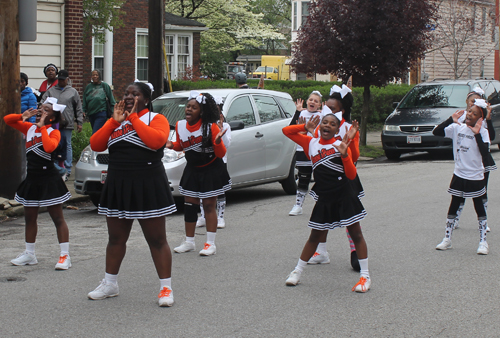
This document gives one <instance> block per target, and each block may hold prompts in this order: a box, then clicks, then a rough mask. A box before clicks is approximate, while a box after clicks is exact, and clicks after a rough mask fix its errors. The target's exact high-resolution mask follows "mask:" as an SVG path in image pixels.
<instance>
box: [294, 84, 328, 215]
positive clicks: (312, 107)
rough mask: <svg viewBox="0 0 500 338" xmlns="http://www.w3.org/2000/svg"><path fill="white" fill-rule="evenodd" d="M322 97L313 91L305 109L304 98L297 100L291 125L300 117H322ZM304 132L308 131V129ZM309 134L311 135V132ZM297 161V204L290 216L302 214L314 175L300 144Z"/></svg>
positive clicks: (306, 118)
mask: <svg viewBox="0 0 500 338" xmlns="http://www.w3.org/2000/svg"><path fill="white" fill-rule="evenodd" d="M322 97H323V96H322V95H321V93H320V92H319V91H317V90H315V91H313V92H312V93H311V94H310V95H309V98H308V99H307V102H306V109H305V110H303V108H302V106H303V104H304V101H303V100H302V99H298V100H297V102H296V106H297V111H296V112H295V115H294V116H293V118H292V121H291V122H290V125H295V124H297V121H298V119H299V118H300V117H302V118H304V119H305V121H306V122H307V121H308V120H309V119H310V118H311V117H313V116H320V117H322V116H323V114H322V112H321V111H319V109H320V108H321V99H322ZM303 132H304V133H306V131H303ZM308 135H309V136H311V134H308ZM295 161H296V162H295V166H296V167H297V170H298V171H299V183H298V185H297V195H296V198H295V205H294V206H293V208H292V210H290V212H289V213H288V214H289V215H290V216H297V215H302V205H303V204H304V199H305V198H306V195H307V191H308V190H309V183H310V182H311V176H312V165H311V161H310V160H309V159H308V158H307V155H306V154H305V153H304V149H302V146H300V145H297V150H296V151H295Z"/></svg>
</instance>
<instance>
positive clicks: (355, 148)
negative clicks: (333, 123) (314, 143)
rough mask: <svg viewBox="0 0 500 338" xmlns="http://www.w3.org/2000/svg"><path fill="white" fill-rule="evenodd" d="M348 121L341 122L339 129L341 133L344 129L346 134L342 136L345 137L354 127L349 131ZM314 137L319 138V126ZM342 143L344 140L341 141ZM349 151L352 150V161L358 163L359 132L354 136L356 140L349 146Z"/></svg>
mask: <svg viewBox="0 0 500 338" xmlns="http://www.w3.org/2000/svg"><path fill="white" fill-rule="evenodd" d="M345 122H346V121H345V120H344V119H342V121H341V122H340V127H339V133H340V131H341V128H344V129H345V130H343V131H345V133H341V135H342V136H343V135H345V134H346V133H347V131H349V130H350V129H351V128H352V125H351V126H350V128H349V129H347V125H346V124H344V123H345ZM314 137H319V125H318V126H317V127H316V129H315V130H314ZM340 141H342V139H340ZM349 149H350V150H351V154H352V161H353V162H354V163H356V162H357V161H358V160H359V131H357V132H356V135H355V136H354V139H352V141H351V143H350V144H349Z"/></svg>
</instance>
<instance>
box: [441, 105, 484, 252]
mask: <svg viewBox="0 0 500 338" xmlns="http://www.w3.org/2000/svg"><path fill="white" fill-rule="evenodd" d="M486 107H487V104H486V101H485V100H483V99H475V100H474V104H473V105H472V106H471V107H470V108H469V109H468V111H467V115H466V117H465V121H464V122H465V123H464V124H460V123H458V119H459V118H460V116H462V115H463V113H464V112H463V111H457V112H455V113H454V114H453V115H452V116H451V117H450V118H449V119H448V120H446V121H444V122H443V123H441V124H440V125H439V126H437V127H436V128H435V129H434V131H433V134H434V135H436V136H444V137H448V138H451V139H452V140H453V154H454V158H455V170H454V172H453V178H452V180H451V183H450V188H449V189H448V192H449V193H450V194H451V195H452V196H451V203H450V207H449V209H448V217H447V220H446V231H445V237H444V238H443V241H442V242H441V243H439V244H438V245H437V246H436V249H437V250H446V249H450V248H451V235H452V232H453V225H454V223H455V218H456V217H457V211H458V208H459V206H460V204H462V203H463V201H464V199H465V198H467V197H471V198H472V200H473V202H474V208H475V210H476V214H477V219H478V222H479V233H480V240H479V247H478V249H477V254H479V255H487V254H488V252H489V248H488V243H487V242H486V227H487V217H486V210H485V209H484V205H483V201H482V196H483V195H484V193H485V192H486V188H485V185H484V166H483V158H484V157H485V156H486V155H487V154H488V143H489V136H488V131H487V130H486V129H485V128H481V125H482V122H483V117H484V116H485V114H486Z"/></svg>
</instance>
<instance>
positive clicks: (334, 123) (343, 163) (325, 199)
mask: <svg viewBox="0 0 500 338" xmlns="http://www.w3.org/2000/svg"><path fill="white" fill-rule="evenodd" d="M324 109H325V108H324ZM325 110H328V108H326V109H325ZM341 120H342V113H341V112H337V113H335V114H333V113H332V112H331V111H330V112H329V111H326V112H325V116H324V117H323V119H322V120H321V123H320V126H319V135H320V137H319V138H313V137H311V136H308V135H304V134H303V133H302V132H303V131H304V129H305V130H309V129H310V128H311V127H312V128H314V121H308V122H307V126H305V125H303V124H302V125H296V126H288V127H285V128H283V133H284V134H285V135H286V136H287V137H289V138H290V139H291V140H293V141H294V142H296V143H297V144H300V145H301V146H302V148H303V149H304V152H305V154H306V155H307V158H309V159H311V161H312V166H313V170H314V177H315V181H316V183H315V184H314V186H313V188H312V189H311V192H310V193H309V194H310V195H311V196H312V197H313V198H314V200H315V201H316V205H315V206H314V209H313V212H312V214H311V218H310V219H309V225H308V226H309V227H310V228H311V235H310V237H309V239H308V240H307V242H306V244H305V246H304V249H303V250H302V254H301V256H300V259H299V262H298V264H297V266H296V267H295V269H294V270H293V271H292V272H291V273H290V275H289V276H288V278H287V280H286V285H289V286H293V285H297V284H298V283H299V280H300V276H301V274H302V271H303V269H304V267H305V266H306V264H307V262H308V261H309V259H310V258H311V257H312V256H313V254H314V252H315V250H316V248H317V246H318V243H319V240H320V239H321V238H322V237H323V234H324V233H325V232H327V231H328V230H331V229H334V228H337V227H348V230H349V233H350V235H351V237H352V239H353V241H354V245H355V246H356V250H357V252H358V256H359V258H360V259H359V263H360V266H361V276H360V280H359V282H358V283H357V284H356V285H355V286H354V287H353V288H352V291H356V292H366V291H368V290H369V289H370V286H371V280H370V275H369V272H368V250H367V247H366V242H365V240H364V238H363V233H362V232H361V227H360V226H359V221H361V220H362V219H363V218H364V217H365V215H366V211H365V210H364V207H363V205H362V204H361V201H360V200H359V198H358V196H357V191H355V189H353V186H352V184H351V183H350V180H353V179H354V178H355V177H356V167H355V166H354V163H353V162H352V157H351V151H350V149H348V147H349V145H348V143H349V141H348V140H347V139H348V138H347V136H345V137H344V139H343V140H342V141H339V140H338V139H336V138H335V135H336V134H338V132H339V125H340V122H341Z"/></svg>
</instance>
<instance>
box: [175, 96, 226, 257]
mask: <svg viewBox="0 0 500 338" xmlns="http://www.w3.org/2000/svg"><path fill="white" fill-rule="evenodd" d="M185 113H186V119H185V120H181V121H178V122H177V125H176V127H175V131H176V141H175V142H170V141H169V142H168V143H167V147H169V148H171V149H175V150H177V151H181V150H184V151H185V153H186V162H187V163H186V167H185V168H184V172H183V174H182V178H181V181H180V183H179V191H180V193H181V194H182V195H184V221H185V229H186V240H185V241H184V242H182V244H181V245H179V246H178V247H176V248H174V251H175V252H177V253H183V252H189V251H193V250H195V241H194V235H195V227H196V220H197V218H198V212H199V211H200V199H202V200H203V209H204V211H205V219H206V225H207V240H206V242H205V245H204V247H203V249H202V250H201V251H200V255H201V256H210V255H214V254H215V253H216V246H215V235H216V233H217V214H216V211H215V205H216V201H217V196H218V195H221V194H223V193H224V192H225V191H228V190H229V189H231V179H230V178H229V174H228V173H227V170H226V167H225V166H224V162H223V161H222V158H223V157H224V155H225V154H226V147H225V146H224V142H223V141H222V137H223V136H224V134H225V133H226V130H220V129H219V127H218V126H217V123H216V122H217V121H218V120H219V119H220V117H219V110H218V108H217V105H216V103H215V100H214V98H213V97H212V96H211V95H210V94H207V93H203V94H199V93H197V92H194V91H192V92H191V94H190V97H189V99H188V102H187V104H186V109H185Z"/></svg>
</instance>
